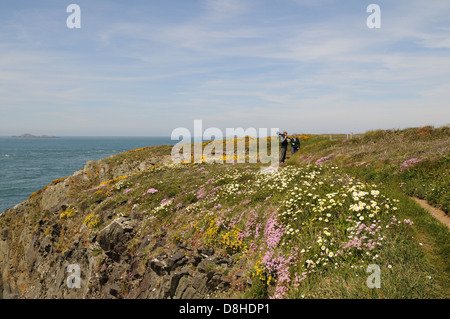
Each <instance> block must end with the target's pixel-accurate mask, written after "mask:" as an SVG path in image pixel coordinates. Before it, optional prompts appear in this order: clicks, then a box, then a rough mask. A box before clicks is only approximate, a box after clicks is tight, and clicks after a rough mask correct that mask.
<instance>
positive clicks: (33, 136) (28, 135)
mask: <svg viewBox="0 0 450 319" xmlns="http://www.w3.org/2000/svg"><path fill="white" fill-rule="evenodd" d="M13 137H25V138H57V137H58V136H50V135H39V136H38V135H33V134H29V133H26V134H22V135H19V136H13Z"/></svg>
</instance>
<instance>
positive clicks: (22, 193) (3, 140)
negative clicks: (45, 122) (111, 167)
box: [0, 136, 179, 213]
mask: <svg viewBox="0 0 450 319" xmlns="http://www.w3.org/2000/svg"><path fill="white" fill-rule="evenodd" d="M178 142H179V140H172V139H171V137H170V136H57V137H56V138H46V137H41V138H33V137H12V136H0V213H2V212H3V211H5V210H7V209H9V208H11V207H14V206H15V205H17V204H19V203H21V202H23V201H24V200H26V199H28V197H29V196H30V195H31V194H32V193H34V192H35V191H37V190H39V189H41V188H43V187H45V186H47V185H48V184H50V183H51V182H52V181H53V180H55V179H58V178H62V177H66V176H70V175H72V174H73V173H75V172H76V171H78V170H80V169H82V168H83V167H84V166H85V165H86V162H88V161H98V160H100V159H103V158H106V157H109V156H111V155H113V154H119V153H123V152H125V151H129V150H132V149H137V148H143V147H147V146H158V145H175V144H176V143H178Z"/></svg>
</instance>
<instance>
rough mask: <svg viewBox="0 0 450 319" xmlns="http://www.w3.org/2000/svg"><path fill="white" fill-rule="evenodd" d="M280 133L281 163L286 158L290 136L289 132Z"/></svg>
mask: <svg viewBox="0 0 450 319" xmlns="http://www.w3.org/2000/svg"><path fill="white" fill-rule="evenodd" d="M278 135H280V146H281V156H280V163H284V161H285V160H286V150H287V147H288V139H289V138H288V137H287V132H283V134H281V133H278Z"/></svg>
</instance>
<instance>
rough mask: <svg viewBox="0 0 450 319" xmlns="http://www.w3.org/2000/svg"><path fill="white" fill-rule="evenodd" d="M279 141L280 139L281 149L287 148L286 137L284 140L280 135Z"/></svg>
mask: <svg viewBox="0 0 450 319" xmlns="http://www.w3.org/2000/svg"><path fill="white" fill-rule="evenodd" d="M280 139H281V140H280V145H281V147H283V148H287V146H288V137H286V138H284V135H281V134H280Z"/></svg>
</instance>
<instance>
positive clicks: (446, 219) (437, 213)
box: [411, 197, 450, 229]
mask: <svg viewBox="0 0 450 319" xmlns="http://www.w3.org/2000/svg"><path fill="white" fill-rule="evenodd" d="M411 198H412V199H413V200H414V201H415V202H416V203H418V204H419V205H420V206H421V207H422V208H424V209H425V210H427V211H428V212H429V213H430V214H431V215H432V216H433V217H434V218H436V219H437V220H439V221H440V222H441V223H443V224H444V225H446V226H447V227H448V229H450V216H448V215H447V214H446V213H445V212H444V211H443V210H441V209H439V208H436V207H434V206H431V205H430V204H428V203H427V201H426V200H424V199H420V198H417V197H411Z"/></svg>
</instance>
